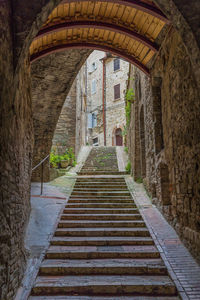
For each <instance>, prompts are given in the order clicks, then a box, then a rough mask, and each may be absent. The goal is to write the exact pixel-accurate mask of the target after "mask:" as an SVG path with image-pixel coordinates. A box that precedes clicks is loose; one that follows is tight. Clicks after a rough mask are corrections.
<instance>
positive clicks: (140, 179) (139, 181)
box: [135, 177, 143, 183]
mask: <svg viewBox="0 0 200 300" xmlns="http://www.w3.org/2000/svg"><path fill="white" fill-rule="evenodd" d="M135 182H137V183H143V179H142V177H138V178H136V179H135Z"/></svg>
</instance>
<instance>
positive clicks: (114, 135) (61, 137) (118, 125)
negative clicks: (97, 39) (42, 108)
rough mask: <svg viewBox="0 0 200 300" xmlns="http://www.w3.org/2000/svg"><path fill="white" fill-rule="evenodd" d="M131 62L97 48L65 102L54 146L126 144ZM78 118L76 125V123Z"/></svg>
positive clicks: (76, 147)
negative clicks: (127, 90) (126, 100)
mask: <svg viewBox="0 0 200 300" xmlns="http://www.w3.org/2000/svg"><path fill="white" fill-rule="evenodd" d="M129 65H130V64H129V63H128V62H126V61H124V60H122V59H120V58H119V57H113V55H111V54H109V53H106V52H103V51H97V50H95V51H93V52H92V53H91V54H90V56H89V57H88V58H87V60H86V62H85V63H84V65H83V66H82V68H81V69H80V71H79V73H78V75H77V77H76V79H75V81H74V83H73V86H72V87H71V89H70V92H69V96H68V97H67V98H66V100H65V103H64V105H63V108H62V111H61V114H60V117H59V119H58V123H57V127H56V129H55V132H54V137H53V141H52V149H54V150H56V151H58V152H59V151H60V152H61V153H62V152H63V151H65V149H66V148H69V147H72V148H73V149H76V154H78V150H79V149H80V147H81V146H82V145H88V144H89V145H99V146H103V145H107V146H115V145H118V146H122V145H123V144H124V141H123V135H122V133H123V131H124V128H125V125H126V118H125V91H126V84H127V79H128V71H129ZM75 121H76V124H75Z"/></svg>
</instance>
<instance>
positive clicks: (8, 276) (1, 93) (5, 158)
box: [0, 1, 33, 300]
mask: <svg viewBox="0 0 200 300" xmlns="http://www.w3.org/2000/svg"><path fill="white" fill-rule="evenodd" d="M11 14H12V12H11V7H10V3H9V2H8V1H3V2H2V1H1V4H0V39H1V41H0V42H1V46H0V99H1V105H0V123H1V126H0V145H1V146H0V187H1V188H0V299H4V300H10V299H13V297H14V294H15V292H16V289H17V288H18V286H19V283H20V281H21V279H22V276H23V272H24V268H25V261H26V253H25V250H24V241H23V239H24V230H25V226H26V223H27V219H28V216H29V212H30V203H29V196H30V170H31V152H32V142H33V140H32V122H31V94H30V74H29V63H28V59H27V58H26V57H24V60H23V61H22V62H21V67H20V68H19V69H18V70H17V71H15V72H14V66H13V39H12V31H11V28H12V27H11Z"/></svg>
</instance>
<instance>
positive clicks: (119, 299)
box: [29, 295, 180, 300]
mask: <svg viewBox="0 0 200 300" xmlns="http://www.w3.org/2000/svg"><path fill="white" fill-rule="evenodd" d="M29 300H180V298H179V297H173V296H172V297H162V296H159V297H155V296H114V297H112V296H110V297H109V296H106V297H104V296H103V297H101V296H94V297H93V296H82V295H81V296H71V295H70V296H53V297H51V296H30V297H29Z"/></svg>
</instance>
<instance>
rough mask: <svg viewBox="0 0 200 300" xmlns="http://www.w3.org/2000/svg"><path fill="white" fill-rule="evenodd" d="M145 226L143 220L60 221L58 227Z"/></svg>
mask: <svg viewBox="0 0 200 300" xmlns="http://www.w3.org/2000/svg"><path fill="white" fill-rule="evenodd" d="M68 227H69V228H70V227H73V228H74V227H76V228H84V227H85V228H90V227H91V228H93V227H146V225H145V223H144V221H142V220H141V221H140V220H139V221H77V220H76V221H64V220H63V221H60V222H59V223H58V228H68Z"/></svg>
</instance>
